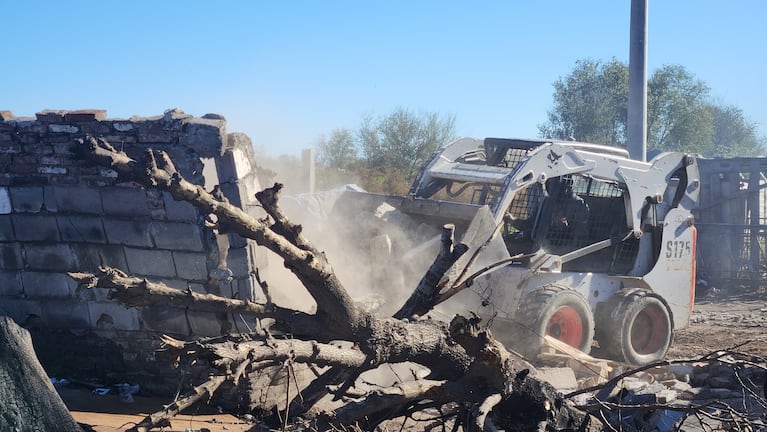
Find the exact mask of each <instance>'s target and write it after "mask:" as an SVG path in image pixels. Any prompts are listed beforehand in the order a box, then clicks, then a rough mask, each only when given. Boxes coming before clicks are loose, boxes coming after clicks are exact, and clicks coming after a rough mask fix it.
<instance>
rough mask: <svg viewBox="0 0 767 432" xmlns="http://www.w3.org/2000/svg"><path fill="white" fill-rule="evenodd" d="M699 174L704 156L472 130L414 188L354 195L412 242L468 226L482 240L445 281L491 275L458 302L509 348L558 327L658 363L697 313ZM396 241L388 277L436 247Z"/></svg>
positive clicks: (604, 350)
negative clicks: (482, 135) (634, 155)
mask: <svg viewBox="0 0 767 432" xmlns="http://www.w3.org/2000/svg"><path fill="white" fill-rule="evenodd" d="M698 179H699V173H698V165H697V162H696V159H695V157H693V156H691V155H685V154H681V153H662V154H660V155H658V156H657V157H655V158H654V159H652V160H651V161H649V162H641V161H636V160H631V159H629V157H628V153H627V152H626V151H625V150H623V149H620V148H616V147H608V146H602V145H595V144H587V143H578V142H560V141H546V140H520V139H498V138H487V139H484V140H478V139H472V138H460V139H458V140H456V141H453V142H451V143H449V144H447V145H445V146H443V147H441V148H440V149H439V150H437V152H435V153H434V154H433V155H432V156H431V158H430V159H429V160H428V161H427V162H426V163H425V164H424V166H423V168H422V170H421V171H420V173H419V175H418V177H417V179H416V180H415V182H414V184H413V186H412V188H411V190H410V193H409V194H408V196H406V197H395V196H383V195H380V196H377V195H375V194H367V193H350V194H347V196H346V197H345V198H346V199H347V200H354V201H355V202H356V204H357V205H359V204H360V203H362V202H367V206H368V208H369V209H370V211H371V212H372V213H376V214H377V215H378V216H379V218H380V219H383V220H388V221H389V222H390V223H391V224H395V225H398V226H399V227H400V228H403V229H405V235H404V237H406V238H407V239H408V240H416V239H417V238H418V237H419V236H422V237H424V239H426V238H429V237H433V236H434V234H435V233H436V232H437V231H436V229H437V228H438V227H441V226H442V225H443V224H445V223H452V224H454V225H455V226H456V237H457V239H458V240H459V241H461V242H463V243H464V244H466V245H467V246H468V247H469V250H468V252H466V253H465V254H464V255H463V256H462V257H461V259H459V260H458V262H456V263H455V265H454V266H453V268H451V269H450V270H449V271H448V272H447V273H446V275H445V276H444V278H445V280H443V282H444V286H451V285H455V284H458V283H461V282H462V280H461V279H462V278H466V277H467V276H468V275H474V274H476V273H481V276H478V277H476V278H474V279H473V280H472V283H471V284H466V285H469V287H468V289H465V290H463V292H461V293H460V294H458V295H457V296H455V297H454V298H453V299H451V301H452V302H453V303H456V304H457V306H456V307H457V308H458V309H463V312H466V310H467V309H471V310H472V311H474V312H476V313H478V314H479V315H480V316H481V317H483V318H484V319H485V322H487V323H490V325H491V329H492V331H493V335H494V336H495V338H496V339H498V340H500V341H501V342H503V343H504V344H505V345H506V346H507V347H509V348H511V349H514V350H515V351H517V352H519V353H521V354H523V355H524V356H526V357H528V358H529V359H533V360H534V359H535V357H536V356H537V355H538V354H539V352H540V348H541V346H542V344H543V336H544V335H550V336H552V337H554V338H557V339H559V340H561V341H563V342H565V343H567V344H569V345H571V346H574V347H577V348H578V349H580V350H582V351H584V352H589V351H590V350H591V348H592V345H593V344H594V342H596V344H597V345H598V347H599V350H600V354H601V355H604V356H606V357H609V358H612V359H615V360H618V361H623V362H626V363H630V364H646V363H649V362H652V361H656V360H659V359H662V358H663V357H664V356H665V354H666V352H667V350H668V347H669V345H670V343H671V339H672V334H673V331H674V330H675V329H680V328H683V327H685V326H686V325H687V324H688V321H689V317H690V313H691V311H692V305H693V296H694V288H695V235H696V232H695V227H694V224H693V222H694V221H693V217H692V214H691V211H692V210H693V208H694V207H695V206H696V203H697V200H698V192H699V180H698ZM387 242H389V238H388V237H387ZM391 242H394V245H392V244H391ZM391 242H389V243H386V242H384V243H385V244H386V247H388V250H389V251H390V253H389V255H390V256H391V257H392V258H391V259H397V260H398V261H399V262H398V263H394V262H387V261H386V260H384V259H378V258H377V259H375V261H377V262H378V264H380V265H383V266H384V270H383V273H384V277H383V280H384V286H386V285H389V286H390V285H391V284H392V283H393V282H392V281H393V280H394V277H393V276H392V274H393V272H394V269H396V268H403V267H405V266H406V265H407V264H408V263H409V262H410V261H413V257H414V255H415V254H423V255H427V256H430V257H432V258H433V257H434V256H435V254H433V253H432V254H429V253H425V252H424V251H425V250H426V249H425V246H424V247H414V248H409V249H408V250H400V251H397V250H396V242H397V238H396V237H391ZM372 243H373V244H376V242H372ZM378 243H379V244H380V243H381V242H378ZM435 243H437V242H436V241H435V240H432V241H431V242H428V241H427V242H426V243H424V244H425V245H428V244H432V245H433V244H435ZM379 256H380V254H379ZM480 269H485V270H486V271H485V272H484V273H482V272H481V271H479V270H480ZM420 271H422V269H418V271H415V272H414V273H415V274H418V272H420ZM411 286H413V285H411ZM449 303H450V301H449V302H448V304H449ZM455 310H456V309H455V307H454V309H453V311H455Z"/></svg>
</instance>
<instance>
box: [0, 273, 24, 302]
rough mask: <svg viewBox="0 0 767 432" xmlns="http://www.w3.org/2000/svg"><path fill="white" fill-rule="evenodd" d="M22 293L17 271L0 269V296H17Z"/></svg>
mask: <svg viewBox="0 0 767 432" xmlns="http://www.w3.org/2000/svg"><path fill="white" fill-rule="evenodd" d="M23 293H24V288H23V287H22V285H21V274H20V273H19V272H13V271H0V297H17V296H20V295H22V294H23ZM1 302H2V300H0V303H1Z"/></svg>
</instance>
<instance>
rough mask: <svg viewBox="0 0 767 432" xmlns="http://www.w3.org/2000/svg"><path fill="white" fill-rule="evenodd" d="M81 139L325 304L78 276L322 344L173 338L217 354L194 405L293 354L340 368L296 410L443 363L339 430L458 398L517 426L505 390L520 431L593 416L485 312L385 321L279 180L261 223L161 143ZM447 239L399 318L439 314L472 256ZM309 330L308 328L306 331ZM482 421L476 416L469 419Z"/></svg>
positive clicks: (361, 409)
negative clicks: (481, 316)
mask: <svg viewBox="0 0 767 432" xmlns="http://www.w3.org/2000/svg"><path fill="white" fill-rule="evenodd" d="M81 144H82V146H81V147H85V148H87V149H88V152H87V153H86V155H85V156H86V157H87V158H89V159H90V160H92V161H94V162H96V163H99V164H102V165H107V166H109V167H111V168H112V169H114V170H115V171H116V172H117V173H118V174H119V176H120V178H121V179H125V180H131V181H134V182H137V183H139V184H141V185H143V186H145V187H149V188H157V189H160V190H164V191H168V192H169V193H170V194H171V195H172V196H173V197H174V198H175V199H177V200H184V201H187V202H189V203H191V204H192V205H194V206H195V207H197V208H198V209H199V210H201V211H202V212H204V213H210V214H213V215H215V216H216V217H215V218H214V219H215V220H217V221H218V222H217V223H218V224H219V227H221V226H224V227H225V228H226V230H227V231H229V232H233V233H237V234H239V235H241V236H243V237H246V238H250V239H253V240H255V241H256V243H257V244H259V245H262V246H264V247H266V248H267V249H269V250H271V251H272V252H274V253H276V254H277V255H279V256H280V257H281V258H282V259H283V260H284V263H285V266H286V267H287V268H288V269H290V271H292V272H293V274H294V275H295V276H296V277H297V278H298V279H299V281H301V283H302V284H303V285H304V287H305V288H306V290H307V291H308V292H309V294H310V295H311V296H312V298H313V299H314V301H315V302H316V305H317V312H316V313H315V314H314V315H306V314H298V313H296V312H295V311H291V310H289V309H282V308H279V307H277V306H276V305H271V304H269V305H257V304H253V303H250V304H249V303H247V302H239V301H238V300H226V299H218V298H215V297H216V296H213V295H195V294H194V293H191V292H184V291H178V290H171V289H169V288H167V287H164V286H162V285H160V284H153V283H151V282H148V281H144V280H142V279H138V278H130V277H127V276H126V275H125V274H123V273H121V272H118V271H116V270H113V269H112V270H110V269H103V270H102V272H101V273H100V274H98V275H82V274H79V275H77V274H76V275H73V276H74V277H76V278H78V279H79V280H81V281H82V282H83V283H84V284H85V285H98V286H104V287H107V288H108V289H110V296H111V297H112V298H114V299H115V300H117V301H119V302H121V303H123V304H126V305H132V306H138V305H144V304H150V303H153V302H157V301H165V302H168V303H170V304H181V305H184V306H186V307H189V308H190V309H191V308H194V309H198V308H199V309H203V310H212V311H217V312H238V313H247V314H251V315H254V316H260V317H269V318H272V319H275V320H276V321H277V323H275V325H276V326H280V325H281V326H283V327H282V328H287V329H291V333H292V334H293V336H294V337H296V338H299V337H300V338H304V339H307V338H308V339H316V340H299V339H282V338H273V337H270V335H269V334H257V335H241V336H236V335H229V336H226V337H222V338H217V339H207V340H203V341H196V342H186V343H181V342H180V341H175V340H172V339H166V341H167V342H168V343H169V347H173V348H175V349H181V350H183V351H185V352H186V353H187V355H190V356H193V358H195V359H196V360H197V361H198V362H199V361H200V360H205V361H207V362H208V364H209V366H210V368H211V369H213V371H212V373H211V375H216V378H215V379H211V380H210V381H208V382H207V383H206V384H204V385H203V387H201V388H198V389H196V391H195V392H194V394H192V395H190V396H189V397H188V398H185V399H184V400H192V399H194V400H199V399H201V398H203V396H207V395H209V394H210V393H211V392H213V391H215V388H217V387H218V386H219V385H221V383H222V382H223V381H224V380H226V379H229V378H231V379H236V378H240V377H241V376H244V375H247V374H248V373H249V371H252V370H255V369H258V368H261V367H263V366H264V364H270V365H273V364H275V363H278V362H280V361H283V362H286V363H285V364H291V365H292V364H293V363H294V362H308V363H312V364H316V365H334V366H335V367H332V368H330V370H329V371H328V372H326V373H325V374H324V375H321V376H320V377H319V378H317V379H316V380H315V382H314V383H312V384H310V385H309V387H308V388H309V389H311V390H312V391H313V392H315V393H314V394H311V393H310V394H302V395H301V396H300V398H303V399H302V400H303V401H310V403H309V404H308V405H307V404H304V405H302V406H301V409H300V410H294V404H291V405H290V408H289V409H290V412H289V414H290V416H294V415H298V414H301V413H302V412H305V411H306V410H307V409H308V408H309V407H311V406H312V404H311V403H312V402H311V401H313V398H314V397H315V396H316V395H317V394H322V393H323V392H326V391H327V387H328V385H330V384H342V385H341V388H340V391H341V392H343V391H344V389H345V388H348V386H349V385H351V384H352V383H353V380H354V379H355V378H356V377H357V376H359V374H360V373H361V372H363V371H366V370H369V369H373V368H375V367H377V366H379V365H381V364H384V363H400V362H415V363H418V364H421V365H424V366H426V367H427V368H429V369H430V370H431V375H430V377H429V380H415V381H412V382H406V383H400V384H399V385H397V386H395V387H393V388H391V389H388V390H386V391H381V392H372V393H369V394H367V395H365V396H364V397H363V398H362V399H360V400H358V401H356V402H353V403H350V404H348V405H347V406H345V407H343V408H341V409H338V410H336V412H335V415H331V416H329V417H328V418H329V419H330V421H331V423H332V425H331V427H341V426H343V425H344V424H350V423H356V424H359V425H360V426H361V427H362V428H364V429H366V430H370V429H373V428H375V427H376V425H377V424H378V423H380V422H381V421H383V420H386V419H389V418H393V417H396V416H399V415H407V414H408V413H412V412H413V411H414V410H419V409H423V408H426V407H434V408H439V407H441V406H443V405H444V404H449V406H447V405H444V406H445V408H446V411H450V412H456V415H458V416H459V418H463V417H462V416H466V417H465V418H468V419H471V418H473V416H475V415H476V414H475V413H477V412H480V413H482V415H483V416H485V420H484V421H483V422H482V423H483V424H484V425H494V424H498V425H499V426H503V425H504V421H506V422H507V424H506V426H511V425H510V424H508V421H511V420H510V419H512V417H510V416H509V415H506V414H504V415H496V414H497V413H495V410H492V409H490V408H491V407H490V406H489V405H490V404H491V402H495V396H493V395H496V394H497V395H501V401H500V402H498V403H497V406H498V407H502V406H503V410H502V411H503V412H504V413H505V412H509V408H510V407H508V406H504V404H506V403H512V404H519V403H521V404H522V405H523V406H524V407H523V408H522V409H521V410H520V411H521V412H523V413H524V414H525V415H524V416H518V417H513V421H514V422H519V423H520V424H516V425H515V426H514V427H515V428H523V429H524V428H525V426H522V425H521V423H525V424H528V423H529V424H530V425H535V426H538V423H539V422H548V424H550V427H552V428H561V427H571V426H572V425H577V424H580V423H581V422H582V421H583V414H582V413H580V412H578V411H576V410H573V409H572V408H571V406H570V405H569V404H567V403H562V402H561V401H559V400H558V396H557V395H556V392H555V391H554V390H553V388H551V387H550V386H548V385H547V384H545V383H540V382H537V381H536V380H534V379H532V378H531V377H530V375H529V374H528V372H529V370H530V365H529V364H528V363H527V362H525V361H524V360H522V359H519V358H517V357H515V356H513V355H511V354H509V353H508V352H507V351H506V350H505V348H503V346H502V345H500V344H499V343H497V342H496V341H494V340H493V338H492V336H491V335H490V334H489V333H488V332H479V331H478V326H477V321H476V320H475V319H474V318H471V319H465V318H462V317H458V318H457V319H455V320H454V321H453V322H452V323H451V324H450V326H449V327H448V325H446V324H445V323H442V322H439V321H431V320H415V321H406V320H400V319H397V318H382V317H377V316H374V315H372V314H370V313H368V312H366V311H364V310H362V309H361V308H359V307H358V306H356V305H355V304H354V302H353V301H352V299H351V297H350V296H349V294H348V293H347V291H346V289H345V288H344V287H343V285H342V284H341V282H340V281H339V280H338V278H337V277H336V275H335V274H334V272H333V269H332V267H331V266H330V264H329V263H328V261H327V259H326V257H325V255H324V253H322V252H321V251H318V250H317V249H316V248H315V247H314V246H313V245H312V244H311V243H310V242H309V241H308V239H306V238H305V237H304V236H303V234H302V231H301V227H300V226H298V225H294V224H292V223H291V222H290V221H289V220H288V219H287V218H286V217H285V215H284V214H283V213H282V211H281V210H280V208H279V205H278V196H279V192H280V190H281V188H282V186H281V185H279V184H275V185H274V186H273V187H271V188H268V189H266V190H264V191H262V192H261V193H259V194H257V199H258V200H259V202H260V203H261V205H262V206H263V207H264V209H265V210H266V212H267V214H268V215H269V218H267V219H264V220H257V219H254V218H252V217H250V216H249V215H248V214H247V213H245V212H243V211H242V210H241V209H239V208H237V207H234V206H232V205H231V204H230V203H228V202H227V201H226V200H222V199H220V198H217V197H215V196H213V195H211V194H210V193H208V192H206V191H205V190H204V189H203V188H202V187H200V186H198V185H195V184H192V183H190V182H188V181H186V180H185V179H184V178H183V177H182V176H181V175H180V173H178V172H177V170H176V168H175V167H174V165H173V163H172V161H171V160H170V158H169V157H168V155H167V154H165V153H164V152H155V151H152V150H149V151H147V153H146V156H145V158H144V159H143V160H142V161H137V160H133V159H131V158H130V157H128V156H127V155H126V154H125V153H123V152H120V151H117V150H116V149H115V148H114V147H112V146H111V145H110V144H109V143H108V142H107V141H105V140H104V139H100V138H99V139H96V138H93V137H87V138H85V139H84V140H82V141H81ZM212 219H213V218H212ZM487 241H490V240H489V239H488V240H487ZM442 244H443V247H442V251H441V253H440V255H439V256H438V257H437V259H436V260H435V263H434V265H433V266H432V269H430V270H431V273H430V274H427V275H426V276H425V277H424V278H423V280H422V283H421V284H419V290H418V291H417V292H416V293H414V295H413V297H414V298H415V301H414V302H413V303H414V305H416V307H412V308H410V309H409V310H408V309H407V308H403V310H402V311H401V313H400V314H398V316H408V317H410V316H411V315H412V313H413V312H414V311H415V312H418V311H421V310H429V309H431V308H432V307H433V306H434V305H435V304H436V303H435V302H437V301H438V297H439V296H438V295H436V296H435V293H437V294H439V293H440V289H441V287H440V286H439V281H440V279H441V278H442V276H443V275H444V273H445V271H447V269H448V268H449V267H450V266H451V265H452V264H453V263H454V262H455V261H456V259H457V258H458V257H459V256H460V255H461V254H463V253H464V252H465V247H464V246H462V245H453V240H452V230H451V229H450V227H446V229H445V231H444V232H443V243H442ZM475 259H476V254H475V256H472V257H470V258H469V260H468V261H469V262H470V263H471V262H473V261H474V260H475ZM461 277H465V274H461ZM272 288H273V287H272ZM413 297H411V298H413ZM297 322H303V323H304V324H306V323H312V324H313V327H314V331H313V332H312V331H309V330H308V329H306V328H304V325H297V324H296V323H297ZM299 329H300V330H301V331H300V332H296V331H295V330H299ZM331 338H336V339H340V340H345V341H348V342H350V343H352V344H353V348H338V347H334V346H332V345H329V344H322V343H321V341H327V340H329V339H331ZM240 381H241V380H240ZM520 401H524V402H520ZM294 402H295V400H294ZM483 402H484V403H485V405H484V408H482V409H479V410H477V409H475V408H477V407H482V404H483ZM456 403H458V404H456ZM178 406H179V405H178V404H175V405H173V406H171V407H170V409H168V408H166V409H165V410H163V411H162V412H160V413H158V414H157V415H156V417H155V419H156V421H161V419H163V418H167V416H168V415H170V414H172V413H173V412H177V411H176V408H178ZM456 407H458V408H457V410H456ZM512 411H513V410H512ZM285 414H287V413H285ZM150 417H151V416H150ZM153 421H155V420H153ZM150 423H151V424H155V423H152V422H150ZM473 424H475V421H474V420H469V421H468V423H466V425H473Z"/></svg>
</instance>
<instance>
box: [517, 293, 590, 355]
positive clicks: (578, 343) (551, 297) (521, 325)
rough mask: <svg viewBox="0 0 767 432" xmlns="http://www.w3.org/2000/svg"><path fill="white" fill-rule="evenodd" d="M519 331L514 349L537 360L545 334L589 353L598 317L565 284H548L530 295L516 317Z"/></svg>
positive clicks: (523, 301) (579, 296) (582, 299)
mask: <svg viewBox="0 0 767 432" xmlns="http://www.w3.org/2000/svg"><path fill="white" fill-rule="evenodd" d="M513 319H514V321H515V327H516V328H517V329H519V330H518V332H517V334H516V335H513V336H512V337H513V339H512V340H511V341H510V342H511V343H510V345H511V347H512V348H513V349H514V350H515V351H517V352H519V353H520V354H522V355H523V356H525V357H526V358H527V359H528V360H530V361H535V359H536V358H537V357H538V354H540V352H541V346H543V337H544V335H549V336H552V337H554V338H555V339H559V340H560V341H562V342H565V343H566V344H568V345H570V346H573V347H575V348H578V349H579V350H581V351H583V352H585V353H588V352H589V351H591V344H592V342H593V341H594V317H593V315H592V313H591V309H590V308H589V305H588V303H587V302H586V300H585V299H584V298H583V296H582V295H580V294H579V293H578V292H576V291H574V290H572V289H570V288H568V287H566V286H562V285H547V286H544V287H541V288H538V289H536V290H535V291H532V292H530V293H529V294H527V296H525V297H524V298H523V299H522V301H521V302H520V304H519V308H518V310H517V313H516V314H515V315H514V317H513Z"/></svg>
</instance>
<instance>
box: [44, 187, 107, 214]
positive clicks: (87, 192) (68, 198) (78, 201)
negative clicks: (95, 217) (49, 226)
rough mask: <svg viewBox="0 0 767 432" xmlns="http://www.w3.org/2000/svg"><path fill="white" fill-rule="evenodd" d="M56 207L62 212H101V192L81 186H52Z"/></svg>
mask: <svg viewBox="0 0 767 432" xmlns="http://www.w3.org/2000/svg"><path fill="white" fill-rule="evenodd" d="M53 191H54V193H55V195H56V207H57V210H58V211H59V212H62V213H86V214H102V213H103V209H102V208H101V193H100V192H99V190H98V189H95V188H89V187H82V186H54V187H53Z"/></svg>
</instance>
